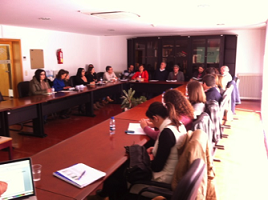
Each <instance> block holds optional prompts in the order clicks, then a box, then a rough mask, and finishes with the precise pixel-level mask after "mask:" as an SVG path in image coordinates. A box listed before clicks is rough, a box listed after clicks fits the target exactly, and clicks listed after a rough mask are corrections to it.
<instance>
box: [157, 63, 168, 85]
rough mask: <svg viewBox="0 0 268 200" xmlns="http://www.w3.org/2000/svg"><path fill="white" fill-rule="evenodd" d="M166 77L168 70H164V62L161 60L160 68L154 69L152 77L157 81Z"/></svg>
mask: <svg viewBox="0 0 268 200" xmlns="http://www.w3.org/2000/svg"><path fill="white" fill-rule="evenodd" d="M167 78H168V71H167V70H166V63H165V62H161V65H160V68H159V69H157V70H156V71H155V74H154V79H155V80H159V81H166V80H167Z"/></svg>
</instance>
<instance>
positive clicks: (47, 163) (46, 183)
mask: <svg viewBox="0 0 268 200" xmlns="http://www.w3.org/2000/svg"><path fill="white" fill-rule="evenodd" d="M130 122H133V121H132V120H124V119H116V121H115V123H116V131H115V134H114V135H112V136H110V133H109V120H106V121H104V122H102V123H100V124H98V125H96V126H94V127H92V128H90V129H87V130H85V131H83V132H81V133H79V134H77V135H75V136H73V137H71V138H69V139H67V140H64V141H62V142H60V143H59V144H57V145H55V146H53V147H51V148H49V149H46V150H44V151H42V152H40V153H38V154H36V155H34V156H32V161H33V163H34V164H37V163H38V164H41V165H42V175H41V177H42V178H41V181H40V184H39V186H38V185H37V186H36V187H37V188H38V189H41V190H46V191H50V192H53V193H55V194H64V195H65V196H67V197H70V198H74V199H84V198H85V197H86V196H87V195H89V194H90V193H92V192H94V191H95V189H96V188H98V187H99V186H100V185H101V184H102V183H103V181H104V180H105V179H106V178H107V177H109V176H110V175H111V174H112V173H113V172H114V171H115V170H116V169H117V168H118V167H120V166H121V165H122V164H123V163H124V162H125V161H126V160H127V156H126V155H125V149H124V146H130V145H132V144H140V145H144V144H145V143H146V142H147V141H148V140H149V138H148V137H147V136H137V135H127V134H126V133H125V131H126V130H127V128H128V125H129V123H130ZM80 162H81V163H84V164H86V165H89V166H91V167H93V168H96V169H99V170H101V171H104V172H106V177H105V178H103V179H100V180H98V181H96V182H94V183H92V184H90V185H89V186H87V187H85V188H83V189H79V188H77V187H75V186H73V185H71V184H69V183H67V182H64V181H62V180H61V179H59V178H56V177H54V176H53V175H52V173H53V172H55V171H57V170H60V169H63V168H66V167H69V166H71V165H73V164H75V163H80ZM48 199H49V198H48Z"/></svg>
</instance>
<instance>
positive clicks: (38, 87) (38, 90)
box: [29, 69, 52, 95]
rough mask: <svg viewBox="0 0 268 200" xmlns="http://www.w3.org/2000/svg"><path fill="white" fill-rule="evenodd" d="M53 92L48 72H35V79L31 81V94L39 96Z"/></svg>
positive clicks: (40, 70)
mask: <svg viewBox="0 0 268 200" xmlns="http://www.w3.org/2000/svg"><path fill="white" fill-rule="evenodd" d="M50 92H52V90H51V87H50V85H49V82H48V79H47V77H46V72H45V71H44V70H42V69H38V70H36V71H35V73H34V76H33V79H32V80H31V81H30V94H29V95H38V94H45V93H50Z"/></svg>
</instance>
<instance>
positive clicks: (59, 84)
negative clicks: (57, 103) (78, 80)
mask: <svg viewBox="0 0 268 200" xmlns="http://www.w3.org/2000/svg"><path fill="white" fill-rule="evenodd" d="M66 76H67V72H66V71H65V70H64V69H61V70H60V71H59V72H58V74H57V75H56V78H55V79H54V81H53V87H54V89H55V91H61V90H68V89H69V88H70V87H71V86H66V85H65V83H64V79H65V77H66Z"/></svg>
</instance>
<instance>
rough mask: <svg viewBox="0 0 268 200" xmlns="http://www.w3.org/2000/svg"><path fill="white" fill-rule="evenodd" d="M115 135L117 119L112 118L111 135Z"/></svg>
mask: <svg viewBox="0 0 268 200" xmlns="http://www.w3.org/2000/svg"><path fill="white" fill-rule="evenodd" d="M114 134H115V119H114V117H111V119H110V135H114Z"/></svg>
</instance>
